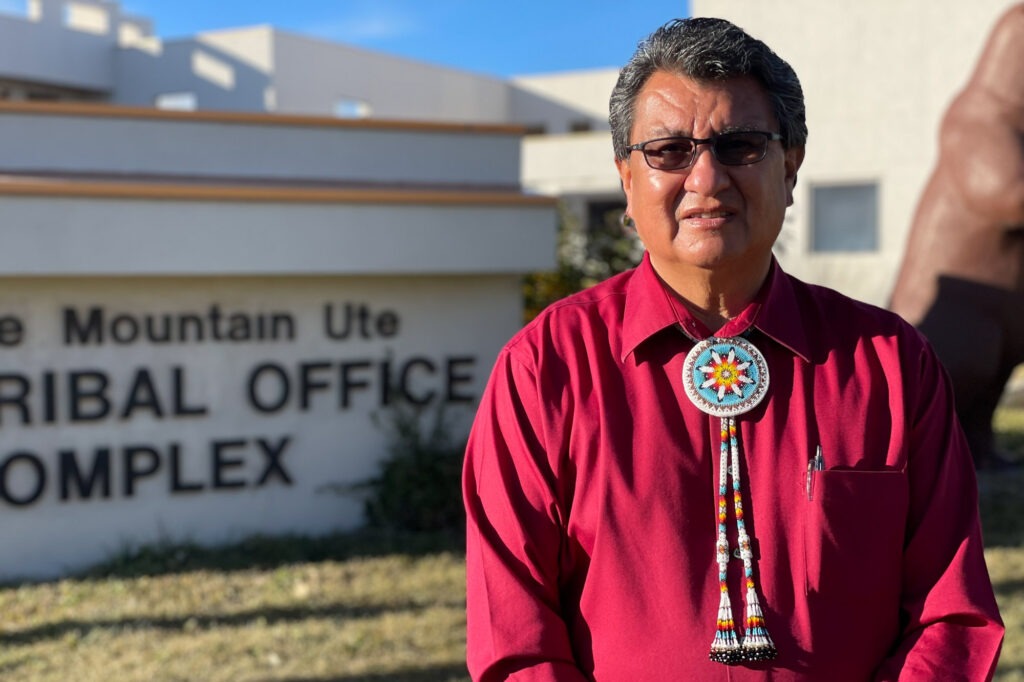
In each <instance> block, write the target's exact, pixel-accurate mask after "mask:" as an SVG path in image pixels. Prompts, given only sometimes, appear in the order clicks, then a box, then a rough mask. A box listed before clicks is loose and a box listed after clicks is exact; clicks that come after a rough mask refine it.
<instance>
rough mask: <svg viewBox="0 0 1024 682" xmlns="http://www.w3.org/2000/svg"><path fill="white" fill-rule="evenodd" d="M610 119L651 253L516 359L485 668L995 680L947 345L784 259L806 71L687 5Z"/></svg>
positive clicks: (507, 377)
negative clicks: (807, 277)
mask: <svg viewBox="0 0 1024 682" xmlns="http://www.w3.org/2000/svg"><path fill="white" fill-rule="evenodd" d="M610 120H611V125H612V136H613V142H614V146H615V155H616V164H617V165H618V169H619V174H620V176H621V178H622V185H623V189H624V190H625V193H626V199H627V204H628V206H627V211H628V213H629V215H630V216H631V217H632V218H633V220H634V221H635V223H636V227H637V230H638V231H639V234H640V237H641V238H642V240H643V242H644V244H645V246H646V248H647V254H646V255H645V257H644V261H643V262H642V263H641V265H640V266H639V267H638V268H636V269H635V270H634V271H631V272H628V273H624V274H622V275H620V276H617V277H614V278H612V279H610V280H608V281H607V282H604V283H602V284H600V285H598V286H596V287H593V288H591V289H589V290H587V291H585V292H583V293H581V294H578V295H576V296H572V297H570V298H568V299H566V300H564V301H562V302H560V303H557V304H555V305H553V306H551V307H550V308H549V309H547V310H546V311H545V312H544V313H542V314H541V315H540V316H539V317H538V318H537V319H536V320H534V322H532V323H531V324H530V325H528V326H527V327H526V328H524V329H523V330H522V331H521V332H520V333H519V334H517V335H516V336H515V337H514V338H513V339H512V340H511V341H510V342H509V343H508V345H507V346H506V347H505V349H504V350H503V351H502V352H501V354H500V356H499V358H498V362H497V365H496V367H495V369H494V372H493V374H492V376H491V380H490V383H489V385H488V388H487V390H486V392H485V394H484V397H483V399H482V401H481V405H480V410H479V413H478V415H477V419H476V422H475V424H474V427H473V432H472V435H471V437H470V442H469V447H468V450H467V457H466V467H465V473H464V494H465V498H466V509H467V515H468V519H467V522H468V526H467V528H468V535H467V548H466V551H467V570H468V661H469V668H470V671H471V673H472V675H473V677H474V679H477V680H483V681H491V680H506V679H510V680H517V681H534V680H536V681H542V680H543V681H546V682H550V681H559V682H570V681H571V682H578V681H581V680H595V681H597V682H612V681H616V682H617V681H632V680H765V679H771V680H830V681H834V680H868V679H878V680H896V679H900V680H984V679H986V677H988V676H990V675H991V672H992V669H993V668H994V665H995V660H996V657H997V654H998V650H999V645H1000V642H1001V639H1002V625H1001V623H1000V622H999V616H998V613H997V610H996V605H995V600H994V598H993V594H992V587H991V585H990V583H989V579H988V575H987V572H986V569H985V564H984V558H983V555H982V545H981V534H980V530H979V524H978V514H977V500H976V497H975V495H974V493H973V491H974V490H975V483H974V477H973V476H974V474H973V470H972V468H971V461H970V456H969V454H968V452H967V448H966V445H965V443H964V440H963V435H962V433H961V431H960V429H959V427H958V426H957V425H956V421H955V419H954V418H953V416H952V403H951V399H950V395H949V388H948V385H947V380H946V378H945V376H944V375H943V372H942V370H941V368H940V366H939V364H938V362H937V361H936V359H935V356H934V355H933V353H932V352H931V351H930V350H929V349H928V347H927V345H926V344H925V343H924V341H923V340H922V339H921V337H920V336H919V335H918V334H917V332H915V331H914V330H913V329H912V328H911V327H909V326H908V325H906V324H905V323H903V322H902V321H901V320H900V319H899V318H897V317H896V316H895V315H892V314H889V313H886V312H885V311H882V310H879V309H876V308H873V307H871V306H867V305H864V304H860V303H857V302H854V301H851V300H849V299H846V298H844V297H843V296H841V295H839V294H837V293H835V292H832V291H829V290H827V289H823V288H820V287H814V286H809V285H806V284H804V283H802V282H799V281H797V280H795V279H793V278H791V277H789V276H787V275H786V274H785V273H783V272H782V271H781V269H780V268H779V266H778V264H777V263H775V261H774V260H773V258H772V254H771V248H772V243H773V242H774V240H775V238H776V236H777V235H778V233H779V230H780V229H781V226H782V220H783V216H784V214H785V210H786V207H787V206H788V205H789V204H791V203H792V193H793V187H794V185H795V184H796V179H797V171H798V170H799V168H800V163H801V161H802V160H803V155H804V143H805V139H806V134H807V133H806V126H805V124H804V107H803V95H802V92H801V90H800V86H799V82H798V81H797V78H796V75H795V74H794V73H793V71H792V69H791V68H790V67H789V65H788V64H786V63H785V62H784V61H782V60H781V59H780V58H779V57H778V56H776V55H775V54H774V53H773V52H771V51H770V50H769V49H768V48H767V47H766V46H765V45H764V44H763V43H761V42H760V41H757V40H754V39H753V38H751V37H750V36H748V35H746V34H745V33H744V32H743V31H741V30H740V29H738V28H737V27H735V26H733V25H732V24H730V23H728V22H726V21H722V20H717V19H691V20H686V21H675V22H671V23H669V24H667V25H666V26H664V27H662V28H661V29H659V30H658V31H656V32H655V33H654V34H652V35H651V36H650V37H649V38H648V39H647V41H646V42H645V43H642V44H641V46H640V48H639V49H638V50H637V52H636V54H635V55H634V56H633V58H632V59H631V60H630V63H629V64H628V65H627V66H626V67H625V68H624V69H623V70H622V72H621V74H620V76H619V81H618V84H617V85H616V87H615V90H614V92H613V93H612V99H611V116H610Z"/></svg>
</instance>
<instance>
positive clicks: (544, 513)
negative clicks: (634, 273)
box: [463, 350, 586, 682]
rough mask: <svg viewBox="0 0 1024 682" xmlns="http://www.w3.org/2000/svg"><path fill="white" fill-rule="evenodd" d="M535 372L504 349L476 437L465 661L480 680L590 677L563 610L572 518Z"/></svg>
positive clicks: (469, 498)
mask: <svg viewBox="0 0 1024 682" xmlns="http://www.w3.org/2000/svg"><path fill="white" fill-rule="evenodd" d="M543 407H544V405H543V399H542V397H541V395H540V391H539V387H538V385H537V381H536V377H535V376H534V373H533V372H532V371H531V370H530V369H529V368H527V367H526V366H525V365H524V364H523V363H521V362H519V361H517V359H515V358H514V357H513V356H512V354H511V353H510V352H509V351H508V350H505V351H503V352H502V354H501V355H500V356H499V358H498V362H497V365H496V366H495V368H494V372H493V373H492V375H491V379H490V382H489V383H488V386H487V389H486V390H485V391H484V395H483V398H482V399H481V403H480V408H479V410H478V412H477V416H476V420H475V422H474V425H473V430H472V432H471V434H470V438H469V445H468V447H467V451H466V462H465V468H464V471H463V494H464V498H465V504H466V584H467V596H466V606H467V663H468V666H469V671H470V674H471V675H472V677H473V679H474V680H477V681H480V682H492V681H494V680H515V681H516V682H583V681H584V680H586V678H585V677H584V675H583V674H582V672H580V670H579V669H578V667H577V666H576V664H575V661H574V657H573V652H572V647H571V644H570V639H569V633H568V628H567V626H566V623H565V621H564V620H563V618H562V616H561V613H560V604H559V589H558V586H559V557H560V554H561V552H562V547H563V537H564V530H563V528H564V523H563V521H564V516H563V512H562V510H561V508H560V506H559V504H558V501H557V494H556V488H557V479H556V475H555V467H554V466H552V464H551V462H552V461H554V462H557V461H558V454H557V452H555V453H554V454H551V452H550V447H549V444H548V443H547V442H546V438H545V435H544V421H545V420H544V416H543V415H544V414H545V412H544V410H543V409H542V408H543Z"/></svg>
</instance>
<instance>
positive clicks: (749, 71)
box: [608, 18, 807, 160]
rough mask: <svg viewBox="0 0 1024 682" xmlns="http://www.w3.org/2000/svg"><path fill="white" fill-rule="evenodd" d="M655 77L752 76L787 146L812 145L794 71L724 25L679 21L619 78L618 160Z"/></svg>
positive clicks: (643, 47) (641, 48) (612, 118)
mask: <svg viewBox="0 0 1024 682" xmlns="http://www.w3.org/2000/svg"><path fill="white" fill-rule="evenodd" d="M655 71H668V72H670V73H676V74H680V75H682V76H685V77H687V78H692V79H693V80H696V81H720V80H726V79H729V78H737V77H741V76H750V77H752V78H754V79H755V80H756V81H757V82H758V83H760V84H761V87H762V88H764V92H765V94H766V95H767V96H768V101H769V102H770V103H771V107H772V112H773V113H774V114H775V118H776V119H778V122H779V133H780V134H781V135H782V146H783V147H784V148H786V149H789V148H790V147H803V146H804V145H805V144H806V142H807V123H806V121H805V120H804V116H805V113H804V93H803V90H802V89H801V88H800V80H799V79H798V78H797V77H796V72H795V71H793V67H791V66H790V65H789V64H787V63H786V62H785V61H784V60H783V59H782V58H781V57H779V56H778V55H777V54H775V53H774V52H772V50H771V48H769V47H768V46H767V45H765V44H764V43H762V42H761V41H760V40H757V39H756V38H752V37H751V36H749V35H747V33H745V32H744V31H743V29H741V28H739V27H738V26H736V25H735V24H732V23H730V22H728V21H726V20H725V19H711V18H696V19H675V20H673V21H670V22H669V23H667V24H665V25H664V26H662V27H661V28H659V29H658V30H657V31H655V32H654V33H652V34H651V35H649V36H648V37H647V38H646V39H645V40H643V41H641V43H640V44H639V45H638V46H637V48H636V52H634V53H633V56H632V57H631V58H630V60H629V63H628V64H626V66H624V67H623V68H622V71H620V72H619V80H618V82H617V83H616V84H615V89H614V90H612V97H611V101H610V103H609V115H608V122H609V123H610V124H611V128H612V146H613V147H614V148H615V158H616V159H619V160H624V159H626V158H627V157H628V156H629V139H630V133H632V131H633V113H634V107H635V103H636V98H637V95H639V94H640V90H642V89H643V87H644V84H645V83H647V79H648V78H650V77H651V75H652V74H653V73H654V72H655Z"/></svg>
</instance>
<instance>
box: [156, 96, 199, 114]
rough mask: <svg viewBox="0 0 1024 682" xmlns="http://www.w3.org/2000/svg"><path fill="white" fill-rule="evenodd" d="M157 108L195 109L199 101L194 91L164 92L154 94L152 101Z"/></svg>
mask: <svg viewBox="0 0 1024 682" xmlns="http://www.w3.org/2000/svg"><path fill="white" fill-rule="evenodd" d="M154 104H155V105H156V108H157V109H168V110H170V111H195V110H196V109H198V108H199V101H198V99H197V98H196V93H194V92H165V93H163V94H161V95H157V96H156V100H155V101H154Z"/></svg>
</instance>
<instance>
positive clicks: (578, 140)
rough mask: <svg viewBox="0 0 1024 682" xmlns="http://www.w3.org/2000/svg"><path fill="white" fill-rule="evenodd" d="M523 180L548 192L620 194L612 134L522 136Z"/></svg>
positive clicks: (526, 183) (524, 182)
mask: <svg viewBox="0 0 1024 682" xmlns="http://www.w3.org/2000/svg"><path fill="white" fill-rule="evenodd" d="M522 182H523V186H524V187H526V188H528V189H531V190H533V191H535V192H540V193H542V194H547V195H551V196H560V195H563V194H608V193H612V194H618V195H619V196H622V192H621V189H620V183H619V174H618V171H616V169H615V153H614V152H613V151H612V138H611V134H610V133H607V132H590V133H565V134H562V135H527V136H526V137H524V138H523V160H522ZM623 200H625V199H624V198H623Z"/></svg>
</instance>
